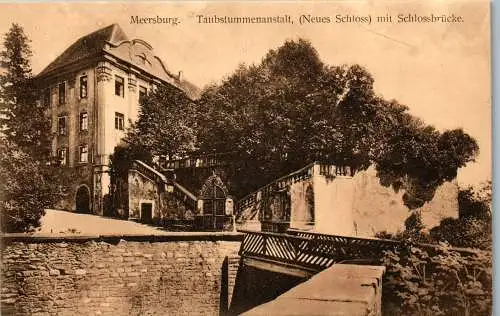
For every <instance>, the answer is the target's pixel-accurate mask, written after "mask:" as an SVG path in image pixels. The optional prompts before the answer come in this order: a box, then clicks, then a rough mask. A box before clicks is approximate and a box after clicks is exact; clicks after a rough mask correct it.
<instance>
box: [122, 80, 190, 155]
mask: <svg viewBox="0 0 500 316" xmlns="http://www.w3.org/2000/svg"><path fill="white" fill-rule="evenodd" d="M195 129H196V111H195V109H194V105H193V102H192V101H191V100H190V99H189V98H188V97H187V95H186V94H185V93H184V92H183V91H181V90H179V89H178V88H176V87H173V86H170V85H168V86H164V85H161V86H159V87H158V89H157V90H156V91H153V92H151V93H150V94H149V95H148V96H146V97H145V98H144V99H143V100H142V101H141V107H140V111H139V118H138V120H137V122H135V123H134V124H132V127H131V128H130V129H129V130H128V131H127V135H126V138H125V142H126V143H128V144H131V145H132V146H131V147H130V149H131V150H133V149H139V148H141V151H148V152H149V153H150V154H151V155H163V156H168V157H170V158H173V157H184V156H186V155H187V154H189V153H191V152H192V151H194V150H195V147H194V146H195V141H196V139H195Z"/></svg>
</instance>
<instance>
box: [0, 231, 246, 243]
mask: <svg viewBox="0 0 500 316" xmlns="http://www.w3.org/2000/svg"><path fill="white" fill-rule="evenodd" d="M243 237H244V234H242V233H237V232H168V233H167V232H165V233H162V234H154V235H147V234H114V235H69V234H68V235H41V234H40V235H35V234H33V235H30V234H25V233H11V234H0V240H1V243H2V244H7V243H12V242H23V243H60V242H72V243H85V242H89V241H94V242H106V243H111V244H117V243H119V242H120V241H137V242H176V241H239V242H241V241H243Z"/></svg>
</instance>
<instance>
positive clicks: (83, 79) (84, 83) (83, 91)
mask: <svg viewBox="0 0 500 316" xmlns="http://www.w3.org/2000/svg"><path fill="white" fill-rule="evenodd" d="M86 97H87V76H81V77H80V99H85V98H86Z"/></svg>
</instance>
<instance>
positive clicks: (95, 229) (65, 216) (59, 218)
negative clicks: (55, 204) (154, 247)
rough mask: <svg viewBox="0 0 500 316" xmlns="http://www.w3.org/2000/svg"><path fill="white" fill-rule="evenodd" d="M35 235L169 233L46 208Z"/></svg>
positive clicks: (132, 223) (148, 227) (99, 217)
mask: <svg viewBox="0 0 500 316" xmlns="http://www.w3.org/2000/svg"><path fill="white" fill-rule="evenodd" d="M41 224H42V225H41V227H40V230H39V231H37V232H36V233H35V235H48V234H50V235H63V234H66V235H67V234H78V235H113V234H145V235H163V234H169V233H170V232H166V231H164V230H161V229H160V228H156V227H153V226H148V225H144V224H140V223H136V222H132V221H126V220H119V219H112V218H108V217H102V216H96V215H89V214H78V213H72V212H66V211H57V210H47V212H46V214H45V216H44V217H43V218H42V220H41Z"/></svg>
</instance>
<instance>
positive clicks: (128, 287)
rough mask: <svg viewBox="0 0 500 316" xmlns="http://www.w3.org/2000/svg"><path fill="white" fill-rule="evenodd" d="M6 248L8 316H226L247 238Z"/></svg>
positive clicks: (203, 236)
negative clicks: (224, 297)
mask: <svg viewBox="0 0 500 316" xmlns="http://www.w3.org/2000/svg"><path fill="white" fill-rule="evenodd" d="M2 241H3V242H2V248H3V249H2V285H1V305H2V310H1V312H2V315H218V314H219V311H220V307H221V306H227V304H228V303H227V302H224V304H222V302H221V300H220V298H221V290H222V292H224V291H225V292H226V293H229V294H231V292H232V287H233V286H234V280H227V279H228V277H229V278H230V279H231V278H234V277H235V274H236V273H235V271H236V270H237V264H238V260H234V257H235V256H236V255H237V251H238V249H239V247H240V241H241V235H236V234H221V233H215V234H210V233H200V234H198V235H195V234H191V235H187V234H182V233H179V234H178V235H174V236H141V237H140V238H138V237H137V236H135V237H131V236H128V237H127V236H121V237H118V236H113V237H106V238H105V237H78V238H61V237H56V238H45V239H44V238H40V237H19V236H17V237H15V236H3V238H2ZM226 257H229V258H233V260H225V258H226ZM227 262H229V267H226V268H225V269H222V266H223V264H224V263H226V264H227ZM222 271H226V272H225V273H228V276H225V277H223V276H222ZM223 280H226V281H223ZM222 283H227V284H222ZM223 287H229V288H226V289H225V290H224V289H223ZM229 297H231V296H230V295H229Z"/></svg>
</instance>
